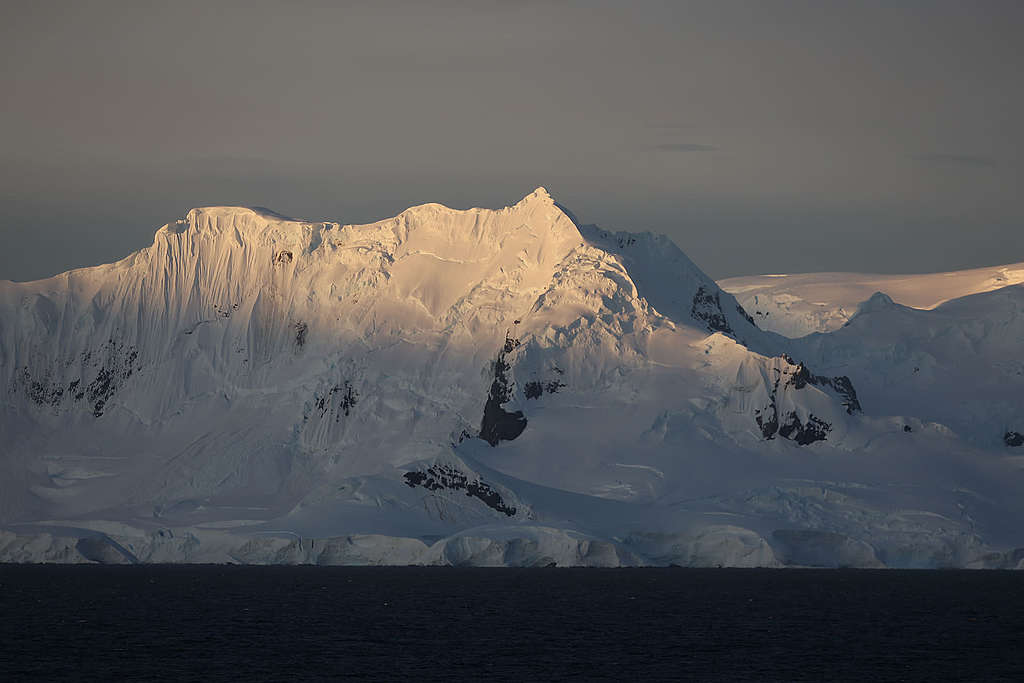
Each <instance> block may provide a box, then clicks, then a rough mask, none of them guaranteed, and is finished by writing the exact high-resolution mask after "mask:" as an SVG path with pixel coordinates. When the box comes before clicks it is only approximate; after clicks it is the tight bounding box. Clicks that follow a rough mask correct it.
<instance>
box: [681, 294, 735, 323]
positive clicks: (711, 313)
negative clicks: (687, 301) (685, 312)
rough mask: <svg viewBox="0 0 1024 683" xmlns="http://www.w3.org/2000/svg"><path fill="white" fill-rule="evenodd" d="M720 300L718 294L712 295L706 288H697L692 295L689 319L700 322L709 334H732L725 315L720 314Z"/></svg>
mask: <svg viewBox="0 0 1024 683" xmlns="http://www.w3.org/2000/svg"><path fill="white" fill-rule="evenodd" d="M720 299H721V295H720V293H719V292H717V291H716V292H714V293H712V292H711V291H709V290H708V288H707V287H704V286H703V285H701V286H700V287H698V288H697V293H696V294H694V295H693V307H692V308H691V309H690V317H691V318H693V319H694V320H700V321H702V322H703V323H704V324H705V325H707V327H708V330H710V331H711V332H724V333H725V334H732V327H731V326H730V325H729V321H728V320H727V319H726V317H725V313H723V312H722V302H721V301H720Z"/></svg>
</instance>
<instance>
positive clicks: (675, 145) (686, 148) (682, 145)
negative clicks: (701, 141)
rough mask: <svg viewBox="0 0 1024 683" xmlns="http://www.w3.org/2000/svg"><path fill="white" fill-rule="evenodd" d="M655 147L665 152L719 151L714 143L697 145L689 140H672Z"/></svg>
mask: <svg viewBox="0 0 1024 683" xmlns="http://www.w3.org/2000/svg"><path fill="white" fill-rule="evenodd" d="M655 149H660V150H661V151H663V152H717V151H718V148H717V147H715V146H714V145H695V144H692V143H689V142H670V143H666V144H663V145H655Z"/></svg>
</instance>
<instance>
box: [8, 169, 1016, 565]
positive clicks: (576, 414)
mask: <svg viewBox="0 0 1024 683" xmlns="http://www.w3.org/2000/svg"><path fill="white" fill-rule="evenodd" d="M1016 289H1017V288H1011V289H1004V290H1000V291H999V292H993V293H991V294H987V295H982V296H983V297H990V298H986V299H984V301H983V302H981V303H977V304H976V303H975V302H973V301H972V300H971V299H964V300H961V301H955V302H950V303H947V304H945V305H944V306H942V307H940V308H938V309H936V310H935V311H911V310H910V309H905V308H904V307H900V306H897V305H896V304H892V303H890V302H889V301H888V300H887V299H886V300H883V299H882V298H880V297H875V298H874V299H872V300H871V301H870V302H869V303H868V304H866V305H865V306H864V307H863V308H862V310H861V312H860V313H858V314H857V315H856V316H855V317H853V319H852V320H851V321H850V324H849V325H847V326H846V327H844V328H842V329H841V330H839V331H837V332H835V333H832V334H825V335H814V336H812V337H807V338H805V339H800V340H790V339H787V338H785V337H783V336H781V335H779V334H775V333H773V332H770V331H765V330H763V329H759V327H758V326H757V325H756V324H755V319H754V318H753V317H752V316H751V315H749V314H748V311H747V310H745V308H744V307H743V306H741V305H740V303H739V302H737V300H736V299H735V298H734V297H733V296H732V295H730V294H728V293H727V292H725V291H723V290H722V289H721V288H719V286H718V285H717V284H716V283H715V282H714V281H712V280H711V279H710V278H708V277H707V275H705V274H704V273H703V272H702V271H701V270H700V269H699V268H698V267H697V266H696V265H694V264H693V263H692V262H691V261H690V260H689V259H688V258H687V257H686V256H685V255H684V254H683V253H682V252H681V251H680V250H679V249H678V248H677V247H676V246H675V245H674V244H673V243H672V242H671V241H669V240H667V239H666V238H664V237H660V236H654V235H650V234H630V233H612V232H607V231H604V230H602V229H600V228H598V227H596V226H579V225H577V224H576V223H575V222H574V220H573V218H572V217H571V214H568V213H567V212H566V211H565V210H563V209H562V208H561V207H560V206H559V205H558V204H556V203H555V202H554V201H553V200H552V198H551V197H550V196H549V195H548V193H547V192H546V191H544V190H543V188H539V189H538V190H536V191H535V192H534V193H532V194H530V195H529V196H527V197H525V198H524V199H523V200H521V201H520V202H518V203H517V204H515V205H514V206H511V207H507V208H504V209H501V210H497V211H491V210H485V209H470V210H467V211H456V210H452V209H448V208H446V207H443V206H440V205H437V204H428V205H424V206H419V207H415V208H413V209H409V210H408V211H406V212H404V213H402V214H400V215H399V216H396V217H394V218H391V219H388V220H384V221H380V222H377V223H372V224H368V225H339V224H334V223H309V222H303V221H294V220H290V219H287V218H284V217H282V216H279V215H277V214H274V213H272V212H269V211H266V210H261V209H245V208H229V207H218V208H206V209H194V210H192V211H190V212H189V213H188V214H187V216H186V217H185V218H184V219H182V220H180V221H178V222H176V223H173V224H170V225H167V226H164V227H163V228H161V229H160V230H159V231H157V233H156V236H155V238H154V243H153V245H152V246H151V247H149V248H147V249H143V250H141V251H139V252H137V253H135V254H132V255H131V256H129V257H128V258H126V259H123V260H122V261H119V262H117V263H114V264H110V265H105V266H99V267H96V268H86V269H81V270H76V271H71V272H69V273H64V274H62V275H59V276H56V277H54V278H51V279H48V280H41V281H37V282H30V283H11V282H0V380H2V382H3V384H2V386H3V387H4V394H3V396H4V402H3V412H2V415H0V443H3V444H4V446H3V452H2V457H0V560H7V561H12V560H13V561H41V560H43V561H67V562H75V561H102V562H136V561H144V562H145V561H172V562H178V561H201V562H225V561H232V562H313V563H371V564H372V563H393V564H407V563H426V564H498V565H533V564H549V563H556V564H560V565H565V564H587V565H613V566H614V565H621V564H672V563H675V564H684V565H742V566H750V565H766V566H777V565H801V564H814V565H830V566H836V565H856V566H1016V565H1017V564H1019V563H1020V562H1021V560H1022V556H1024V552H1022V551H1017V550H1015V548H1017V547H1019V546H1024V533H1021V532H1020V531H1019V530H1020V529H1021V528H1024V526H1022V525H1021V522H1022V521H1024V504H1022V503H1021V501H1020V495H1019V492H1020V490H1021V474H1022V471H1021V465H1022V462H1021V461H1022V460H1024V451H1021V453H1019V454H1018V453H1017V450H1016V449H1015V448H1014V447H1013V445H1012V443H1011V442H1013V441H1014V438H1013V437H1012V434H1013V433H1017V432H1018V431H1019V432H1024V422H1022V420H1021V417H1022V416H1021V406H1020V403H1021V402H1020V401H1019V400H1017V399H1015V395H1020V394H1015V392H1016V391H1018V390H1019V389H1020V388H1022V387H1021V386H1020V385H1021V381H1022V380H1021V378H1020V376H1019V375H1020V373H1019V370H1020V367H1019V351H1020V346H1019V343H1015V340H1014V339H1012V338H1011V337H1010V336H1009V335H1013V334H1016V333H1017V332H1018V331H1019V330H1020V326H1021V321H1020V311H1021V310H1022V309H1021V308H1020V307H1019V306H1018V303H1017V301H1018V298H1019V292H1016V291H1015V290H1016ZM994 297H1002V298H994ZM916 315H925V316H931V317H928V318H927V319H926V320H925V319H921V320H919V319H917V318H914V317H913V316H916ZM1019 338H1020V337H1019V336H1018V337H1016V339H1019ZM965 349H966V350H967V351H965ZM968 352H969V354H970V355H968V356H965V355H963V354H965V353H968ZM1015 362H1016V363H1018V365H1013V364H1014V363H1015ZM908 364H914V365H913V367H916V368H918V370H916V371H913V375H914V377H915V378H917V377H919V378H920V384H917V385H909V384H908V385H906V386H902V385H901V388H899V389H898V390H894V391H892V392H889V391H888V389H887V387H889V384H887V382H892V381H895V378H896V377H897V376H899V373H900V372H903V371H904V370H908V369H909V368H910V367H911V365H908ZM993 368H996V370H993ZM1015 369H1016V371H1017V372H1018V374H1016V375H1015V374H1014V372H1015ZM972 370H973V371H972ZM1000 373H1001V374H1000ZM914 381H918V380H917V379H915V380H914ZM993 382H997V384H996V385H993V384H992V383H993ZM995 386H998V390H997V389H996V388H994V387H995ZM990 399H991V400H990ZM960 405H967V406H969V407H968V408H967V409H965V410H964V411H960V410H959V409H958V408H957V406H960ZM986 406H987V407H988V409H989V411H990V413H989V414H988V418H990V419H987V420H986V419H981V418H980V417H978V415H979V413H980V412H983V411H984V410H985V408H986ZM1003 423H1005V426H1006V433H1005V435H1001V436H1005V437H1006V438H998V439H997V438H993V437H991V432H992V429H993V428H994V426H995V425H996V424H1000V425H1001V424H1003ZM1011 427H1013V428H1012V429H1011ZM1000 429H1002V427H1000Z"/></svg>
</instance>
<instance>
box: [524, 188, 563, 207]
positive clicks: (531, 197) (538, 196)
mask: <svg viewBox="0 0 1024 683" xmlns="http://www.w3.org/2000/svg"><path fill="white" fill-rule="evenodd" d="M533 202H541V203H544V204H554V203H555V200H554V199H552V198H551V194H550V193H549V192H548V191H547V189H546V188H545V187H544V186H539V187H537V189H535V190H534V191H533V192H531V193H530V194H528V195H526V196H525V197H523V198H522V199H521V200H519V203H520V204H525V203H533Z"/></svg>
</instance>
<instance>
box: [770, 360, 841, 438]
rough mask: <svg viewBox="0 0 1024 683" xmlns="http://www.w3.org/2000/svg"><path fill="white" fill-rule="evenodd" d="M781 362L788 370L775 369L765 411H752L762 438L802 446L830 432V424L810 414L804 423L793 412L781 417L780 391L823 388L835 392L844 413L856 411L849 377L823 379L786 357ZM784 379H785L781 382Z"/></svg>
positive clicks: (825, 436) (824, 436) (826, 435)
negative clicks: (787, 366)
mask: <svg viewBox="0 0 1024 683" xmlns="http://www.w3.org/2000/svg"><path fill="white" fill-rule="evenodd" d="M782 358H783V360H785V361H786V363H787V364H788V365H789V366H790V368H791V369H787V370H780V369H779V368H775V381H774V383H773V384H772V388H771V391H770V392H769V402H768V405H767V406H765V407H764V408H759V409H755V410H754V421H755V422H757V427H758V429H760V430H761V435H762V436H764V438H765V439H768V440H771V439H774V438H775V435H776V434H778V435H779V436H781V437H782V438H784V439H789V440H791V441H795V442H796V443H798V444H799V445H801V446H806V445H808V444H812V443H814V442H815V441H824V440H825V439H826V438H827V437H828V434H829V432H831V431H832V424H831V423H829V422H826V421H825V420H823V419H821V418H819V417H817V416H815V415H813V414H809V415H808V416H807V420H806V421H803V420H801V419H800V417H799V416H798V415H797V414H796V412H795V411H792V410H791V411H789V412H786V413H783V414H780V411H779V406H778V394H779V388H780V387H782V388H792V389H794V390H796V391H799V390H800V389H803V388H804V387H806V386H807V385H808V384H810V385H813V386H818V387H825V388H829V389H831V390H832V391H833V392H835V393H836V394H837V395H838V396H839V398H840V400H841V401H842V405H843V406H844V407H845V408H846V412H847V414H851V415H852V414H853V413H854V412H859V411H860V409H861V407H860V402H859V401H858V400H857V392H856V391H855V390H854V388H853V383H852V382H850V379H849V378H848V377H823V376H820V375H815V374H812V373H811V372H810V370H808V369H807V367H806V366H805V365H804V364H803V363H797V362H796V361H794V360H793V359H792V358H790V357H789V356H786V355H784V356H783V357H782ZM784 378H785V379H784Z"/></svg>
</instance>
